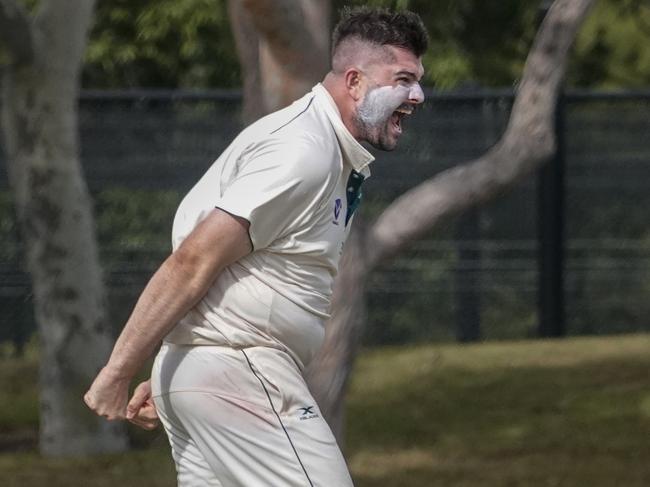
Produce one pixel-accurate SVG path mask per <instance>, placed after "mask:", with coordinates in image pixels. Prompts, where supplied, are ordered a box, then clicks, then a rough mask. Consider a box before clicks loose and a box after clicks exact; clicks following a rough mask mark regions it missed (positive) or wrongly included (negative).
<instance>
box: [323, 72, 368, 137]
mask: <svg viewBox="0 0 650 487" xmlns="http://www.w3.org/2000/svg"><path fill="white" fill-rule="evenodd" d="M322 85H323V87H324V88H325V89H326V90H327V92H328V93H329V94H330V96H331V97H332V99H333V100H334V103H335V104H336V107H337V108H338V109H339V113H340V114H341V120H342V121H343V125H345V127H346V128H347V129H348V131H349V132H350V134H352V136H353V137H354V138H355V139H357V140H359V138H358V136H357V133H358V130H357V128H356V126H355V123H354V117H353V114H354V111H353V106H352V104H351V103H350V98H349V96H348V93H347V91H346V90H345V86H344V85H343V84H342V80H341V79H340V78H339V77H338V76H337V75H336V74H334V73H333V72H331V71H330V72H329V73H327V74H326V75H325V78H324V79H323V82H322Z"/></svg>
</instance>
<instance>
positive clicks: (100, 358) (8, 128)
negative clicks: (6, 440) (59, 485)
mask: <svg viewBox="0 0 650 487" xmlns="http://www.w3.org/2000/svg"><path fill="white" fill-rule="evenodd" d="M92 10H93V2H92V1H90V0H43V1H41V2H38V3H37V4H35V7H34V8H33V14H31V15H30V14H29V13H28V12H27V11H26V9H25V8H23V6H22V5H21V4H20V3H18V2H15V1H12V0H1V1H0V42H1V43H2V46H3V47H4V52H5V54H6V60H7V64H5V65H4V66H3V72H2V85H3V86H2V88H3V90H2V129H3V135H4V149H5V153H6V156H7V167H8V172H9V180H10V184H11V189H12V192H13V195H14V201H15V207H16V212H17V218H18V222H19V226H20V230H21V234H22V240H23V243H24V246H25V249H26V252H25V260H26V264H27V268H28V270H29V273H30V274H31V277H32V288H33V292H34V302H35V316H36V321H37V323H38V330H39V334H40V338H41V348H40V352H41V360H40V363H41V368H40V383H41V387H40V391H41V395H40V403H41V408H40V449H41V452H42V453H44V454H45V455H69V454H88V453H93V452H103V451H116V450H121V449H123V448H125V446H126V441H125V435H124V432H123V430H122V428H121V427H120V426H118V425H115V424H109V423H107V422H106V421H104V420H102V419H100V418H97V417H95V416H94V415H92V414H91V413H90V412H89V411H88V410H87V408H85V406H84V404H83V401H82V400H81V398H82V396H83V392H84V391H85V390H86V388H87V386H88V384H89V383H90V381H91V380H92V378H93V377H94V376H95V374H96V372H97V371H98V369H99V367H101V366H102V365H103V364H104V363H105V361H106V358H107V356H108V352H109V351H110V347H111V344H112V339H111V337H110V333H109V332H108V328H107V323H106V303H105V291H104V286H103V284H102V279H101V274H100V267H99V262H98V256H97V246H96V240H95V236H94V235H95V231H94V223H93V218H92V213H91V203H90V199H89V196H88V191H87V189H86V185H85V182H84V179H83V176H82V173H81V167H80V164H79V157H78V152H79V150H78V140H77V138H78V134H77V111H76V104H77V95H78V85H79V82H78V81H79V71H80V68H81V62H82V59H83V53H84V49H85V46H86V34H87V30H88V27H89V24H90V19H91V15H92Z"/></svg>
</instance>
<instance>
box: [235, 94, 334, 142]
mask: <svg viewBox="0 0 650 487" xmlns="http://www.w3.org/2000/svg"><path fill="white" fill-rule="evenodd" d="M314 98H315V95H314V93H313V92H310V93H307V94H306V95H305V96H303V97H302V98H300V99H298V100H296V101H295V102H294V103H292V104H291V105H289V106H288V107H285V108H282V109H280V110H278V111H275V112H273V113H270V114H268V115H266V116H264V117H262V118H261V119H259V120H258V121H256V122H254V123H253V124H251V125H250V126H249V127H248V128H246V129H245V130H244V132H242V135H243V137H242V139H243V140H242V141H243V142H244V143H246V145H250V144H251V143H253V144H256V143H261V144H264V143H265V142H267V141H274V142H275V143H278V144H288V145H292V144H296V145H298V146H302V145H304V144H307V145H313V146H315V147H316V148H318V149H320V150H322V149H323V148H325V147H327V146H330V145H332V144H334V143H336V135H335V133H334V131H333V129H332V127H331V125H330V124H329V123H328V120H327V118H326V117H325V116H324V114H322V113H320V112H319V111H318V109H317V107H316V103H314Z"/></svg>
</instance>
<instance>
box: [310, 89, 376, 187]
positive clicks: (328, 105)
mask: <svg viewBox="0 0 650 487" xmlns="http://www.w3.org/2000/svg"><path fill="white" fill-rule="evenodd" d="M312 93H314V96H315V98H316V102H317V103H318V105H319V107H321V109H322V110H323V111H324V112H325V113H326V114H327V118H329V120H330V122H331V124H332V127H333V128H334V132H335V133H336V138H337V139H338V141H339V146H340V147H341V152H342V153H343V160H344V161H345V162H347V163H348V164H349V165H350V166H352V168H353V169H354V170H355V171H357V172H359V173H361V174H362V175H363V176H364V177H366V178H367V177H369V176H370V169H369V168H368V165H369V164H370V163H371V162H372V161H374V160H375V157H374V156H373V155H372V154H371V153H370V152H368V151H367V150H366V149H365V147H363V146H362V145H361V144H360V143H359V142H358V141H357V139H355V138H354V137H353V136H352V134H351V133H350V131H349V130H348V129H347V127H346V126H345V125H344V124H343V120H341V112H339V109H338V107H337V106H336V103H335V102H334V99H333V98H332V96H331V95H330V94H329V92H328V91H327V89H325V87H324V86H323V85H322V84H321V83H318V84H317V85H316V86H314V88H313V89H312Z"/></svg>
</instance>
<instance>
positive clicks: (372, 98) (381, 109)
mask: <svg viewBox="0 0 650 487" xmlns="http://www.w3.org/2000/svg"><path fill="white" fill-rule="evenodd" d="M416 85H417V83H416ZM417 86H418V89H419V90H420V92H422V89H421V88H419V85H417ZM412 89H413V88H412V87H411V86H403V85H397V86H381V87H378V88H371V89H369V90H368V92H367V93H366V96H365V97H364V99H363V101H362V102H361V105H360V106H359V111H358V116H359V119H360V120H361V121H362V122H363V123H364V124H365V125H366V126H368V127H375V126H377V125H380V124H384V123H386V121H387V120H388V119H389V118H390V116H391V115H392V114H393V112H394V111H395V110H397V108H399V107H400V105H402V104H403V103H404V102H405V101H406V100H408V99H409V97H410V94H411V90H412Z"/></svg>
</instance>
